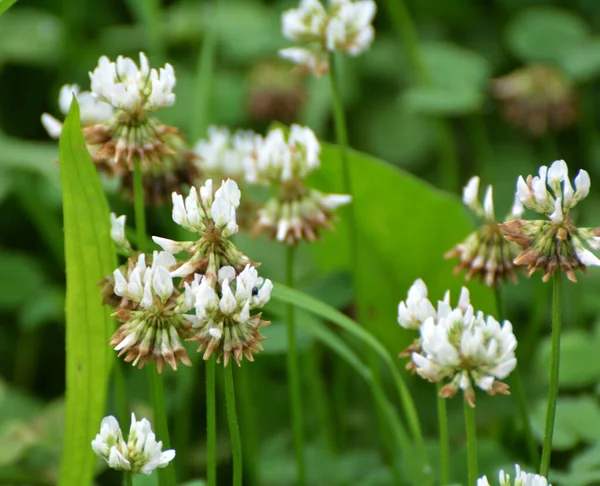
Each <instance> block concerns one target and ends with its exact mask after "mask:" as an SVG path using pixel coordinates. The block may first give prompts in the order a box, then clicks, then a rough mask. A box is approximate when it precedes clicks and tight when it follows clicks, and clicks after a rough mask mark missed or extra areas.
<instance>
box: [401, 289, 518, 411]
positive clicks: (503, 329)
mask: <svg viewBox="0 0 600 486" xmlns="http://www.w3.org/2000/svg"><path fill="white" fill-rule="evenodd" d="M465 303H466V300H465ZM463 307H464V304H463ZM420 333H421V351H420V352H414V353H413V355H412V360H413V363H414V364H415V366H416V371H417V373H418V374H419V375H421V376H422V377H424V378H426V379H428V380H429V381H432V382H439V381H442V380H445V379H449V380H450V382H449V383H448V384H446V385H445V386H444V387H443V388H442V391H441V392H440V394H441V395H442V396H444V397H451V396H453V395H454V394H455V393H456V391H457V390H458V389H461V390H463V391H464V393H465V399H466V400H467V402H468V403H469V404H470V405H471V406H475V392H474V389H473V388H474V386H477V387H478V388H480V389H482V390H484V391H486V392H487V393H488V394H490V395H494V394H496V393H507V392H508V386H507V385H506V384H504V383H502V382H501V381H499V380H503V379H504V378H506V377H507V376H508V375H509V374H510V372H511V371H512V370H513V369H514V368H515V366H516V364H517V360H516V358H515V353H514V351H515V348H516V347H517V340H516V338H515V336H514V334H513V332H512V325H511V323H510V322H509V321H504V322H503V323H502V325H500V323H498V321H496V319H494V318H493V317H492V316H487V318H484V315H483V313H482V312H477V313H474V311H473V308H472V306H471V305H470V304H469V305H468V307H467V308H466V309H465V310H462V309H459V308H457V309H453V310H451V311H450V312H444V313H441V312H438V315H437V318H435V317H429V318H428V319H427V320H426V321H425V322H424V323H423V325H422V326H421V328H420Z"/></svg>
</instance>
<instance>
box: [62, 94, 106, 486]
mask: <svg viewBox="0 0 600 486" xmlns="http://www.w3.org/2000/svg"><path fill="white" fill-rule="evenodd" d="M79 120H80V119H79V107H78V105H77V103H76V102H75V101H74V102H73V103H72V105H71V110H70V113H69V116H68V117H67V119H66V120H65V124H64V127H63V131H62V135H61V138H60V146H59V153H60V164H61V180H62V187H63V213H64V228H65V257H66V267H67V270H66V273H67V295H66V349H67V365H66V366H67V389H66V405H65V432H64V442H63V458H62V463H61V472H60V486H81V485H82V484H91V482H92V476H93V471H94V464H95V462H96V457H95V455H94V453H93V452H92V450H91V448H90V441H91V440H92V439H93V438H94V436H95V434H96V433H97V432H98V430H99V426H100V420H101V419H102V416H103V415H104V409H105V405H106V390H107V385H108V377H109V372H110V363H111V359H110V358H112V353H111V351H112V350H111V349H110V346H109V345H108V340H109V337H110V334H111V332H112V330H113V327H114V322H113V320H112V319H111V318H110V311H109V309H107V308H105V307H104V306H103V305H102V298H101V296H100V295H99V292H98V281H99V280H100V279H101V278H102V277H104V276H105V275H108V274H109V273H110V272H112V270H113V269H114V268H115V267H116V257H115V252H114V246H113V243H112V241H111V239H110V225H109V220H108V214H109V209H108V204H107V202H106V199H105V196H104V193H103V192H102V186H101V185H100V180H99V179H98V175H97V173H96V168H95V166H94V164H93V162H92V160H91V158H90V155H89V153H88V150H87V148H86V145H85V142H84V140H83V136H82V134H81V126H80V121H79Z"/></svg>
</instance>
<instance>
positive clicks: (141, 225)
mask: <svg viewBox="0 0 600 486" xmlns="http://www.w3.org/2000/svg"><path fill="white" fill-rule="evenodd" d="M133 164H134V165H133V209H134V213H135V234H136V237H137V247H138V250H139V251H141V252H145V251H146V250H147V249H148V235H147V234H146V209H145V207H144V185H143V182H142V164H141V162H140V159H139V158H138V157H135V160H134V162H133Z"/></svg>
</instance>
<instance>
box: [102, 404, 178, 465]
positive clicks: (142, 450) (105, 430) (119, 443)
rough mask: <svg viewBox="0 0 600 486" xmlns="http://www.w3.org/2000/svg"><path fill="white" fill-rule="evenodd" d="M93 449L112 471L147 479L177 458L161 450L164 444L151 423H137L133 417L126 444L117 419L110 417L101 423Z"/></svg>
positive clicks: (171, 452)
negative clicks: (136, 474)
mask: <svg viewBox="0 0 600 486" xmlns="http://www.w3.org/2000/svg"><path fill="white" fill-rule="evenodd" d="M92 449H93V450H94V452H95V453H96V455H98V456H99V457H101V458H102V459H104V460H105V461H106V462H107V463H108V465H109V466H110V467H111V468H112V469H116V470H120V471H131V472H133V473H140V474H146V475H148V474H151V473H152V472H153V471H154V470H155V469H157V468H163V467H166V466H167V465H168V464H169V463H170V462H171V461H172V460H173V459H174V458H175V451H174V450H173V449H170V450H167V451H163V450H162V442H160V441H158V442H157V441H156V436H155V435H154V432H152V426H151V425H150V422H149V421H148V420H147V419H145V418H144V419H142V420H140V421H139V422H138V421H137V420H136V418H135V414H133V413H132V414H131V427H130V428H129V436H128V438H127V442H125V441H124V439H123V433H122V432H121V428H120V427H119V423H118V422H117V419H115V417H113V416H112V415H110V416H108V417H105V418H103V419H102V422H101V424H100V433H99V434H98V435H97V436H96V438H95V439H94V440H93V441H92Z"/></svg>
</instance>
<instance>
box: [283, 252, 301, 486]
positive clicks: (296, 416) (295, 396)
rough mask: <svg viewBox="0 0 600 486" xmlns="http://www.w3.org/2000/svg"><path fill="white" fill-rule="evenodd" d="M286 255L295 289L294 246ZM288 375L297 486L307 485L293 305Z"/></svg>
mask: <svg viewBox="0 0 600 486" xmlns="http://www.w3.org/2000/svg"><path fill="white" fill-rule="evenodd" d="M286 248H287V253H286V283H287V285H288V286H290V287H292V288H293V287H294V246H292V245H288V246H287V247H286ZM287 314H288V316H287V324H288V325H287V344H288V352H287V374H288V381H289V384H290V388H289V391H290V407H291V414H292V427H293V431H294V450H295V452H296V469H297V474H298V481H297V484H298V485H299V486H303V485H304V484H306V479H305V470H304V433H303V430H304V426H303V423H302V418H303V415H302V391H301V390H300V369H299V367H298V352H297V349H296V335H295V327H296V323H295V321H296V316H295V312H294V306H293V304H288V306H287Z"/></svg>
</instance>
